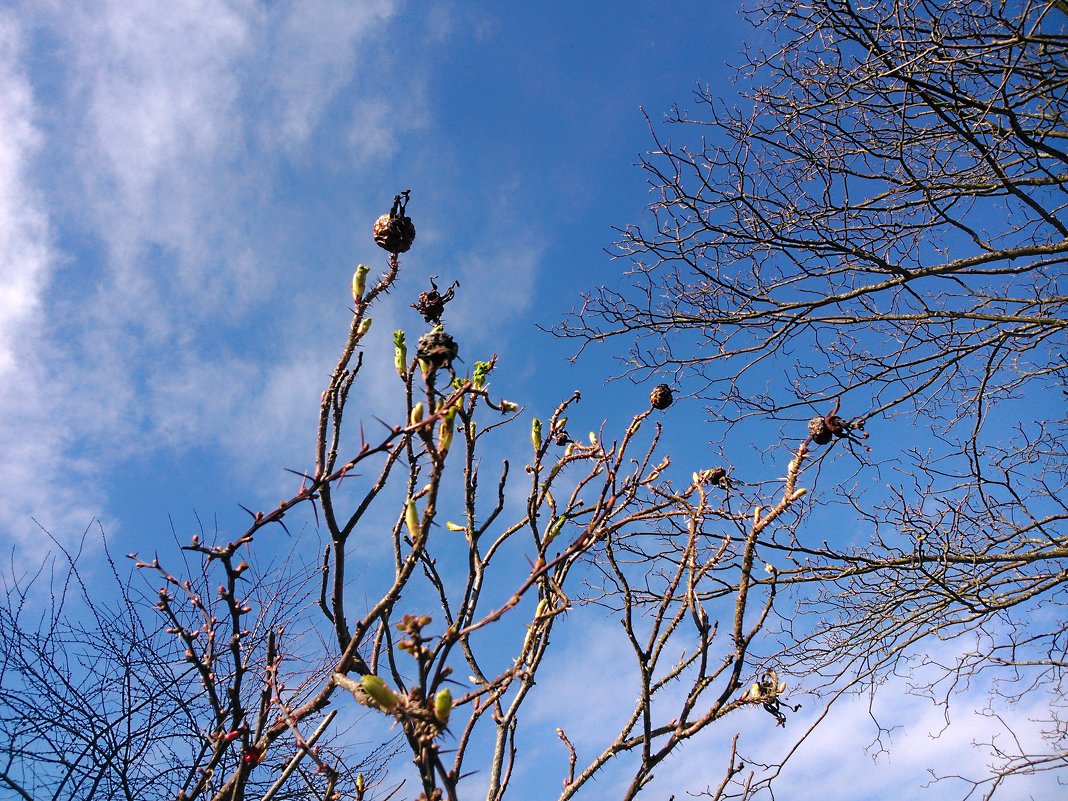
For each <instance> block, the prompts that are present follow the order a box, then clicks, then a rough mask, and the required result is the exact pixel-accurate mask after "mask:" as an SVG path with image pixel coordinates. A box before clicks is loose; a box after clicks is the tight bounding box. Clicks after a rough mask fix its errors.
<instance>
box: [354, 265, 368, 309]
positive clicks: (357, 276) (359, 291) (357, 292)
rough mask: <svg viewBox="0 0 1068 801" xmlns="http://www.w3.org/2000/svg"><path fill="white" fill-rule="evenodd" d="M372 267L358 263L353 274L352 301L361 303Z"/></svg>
mask: <svg viewBox="0 0 1068 801" xmlns="http://www.w3.org/2000/svg"><path fill="white" fill-rule="evenodd" d="M369 272H371V268H370V267H368V266H367V265H366V264H358V265H356V272H354V273H353V274H352V302H353V303H359V302H360V298H362V297H363V290H364V288H365V287H366V286H367V273H369Z"/></svg>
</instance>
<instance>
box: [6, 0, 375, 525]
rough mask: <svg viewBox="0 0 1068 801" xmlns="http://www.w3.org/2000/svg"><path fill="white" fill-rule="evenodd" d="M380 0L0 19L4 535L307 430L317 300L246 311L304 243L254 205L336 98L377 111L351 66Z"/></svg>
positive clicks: (28, 11)
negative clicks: (123, 462)
mask: <svg viewBox="0 0 1068 801" xmlns="http://www.w3.org/2000/svg"><path fill="white" fill-rule="evenodd" d="M394 6H395V4H394V3H392V2H387V0H382V1H381V2H375V3H363V4H360V5H359V6H353V5H352V4H350V3H343V2H329V1H328V0H308V1H307V2H301V3H296V4H287V5H284V6H274V5H263V4H259V3H244V2H243V3H236V4H235V3H225V2H211V1H210V0H209V1H208V2H177V3H168V4H167V5H166V9H165V11H164V12H163V13H161V9H160V8H156V7H152V6H151V5H148V6H146V5H139V4H129V3H122V2H113V1H112V0H99V2H93V3H86V4H78V5H76V6H71V7H68V6H66V5H62V6H60V5H59V4H53V5H47V6H45V5H42V6H35V7H32V8H26V7H23V8H16V9H13V10H5V11H3V12H0V257H2V264H0V270H2V271H3V272H2V276H3V279H2V280H3V293H2V295H0V375H2V376H3V381H2V382H0V414H2V422H0V425H2V427H3V442H4V448H3V454H2V456H0V460H2V461H0V480H2V486H0V527H2V528H3V530H4V532H3V533H5V534H7V535H8V536H15V537H16V538H18V537H21V538H28V536H29V535H30V534H31V533H32V531H33V530H34V529H35V526H34V524H33V523H32V521H31V520H30V517H31V516H32V515H35V514H36V515H39V516H40V517H41V518H42V519H41V523H42V524H43V525H45V526H46V527H48V528H49V529H51V530H53V531H55V533H56V534H57V535H58V536H60V537H63V536H64V535H65V533H69V534H71V535H73V534H75V533H76V532H80V531H81V530H82V529H83V528H84V526H85V525H86V523H87V522H88V520H89V519H90V517H91V516H93V515H99V514H100V513H101V510H102V509H104V508H105V507H106V506H107V502H108V498H107V495H106V494H105V492H104V488H103V487H102V486H101V484H100V483H99V480H98V479H99V476H100V475H101V474H102V473H103V472H105V471H106V470H107V469H108V466H109V465H111V464H114V463H115V460H117V459H122V458H124V457H126V456H129V455H130V454H131V453H135V452H137V453H143V452H145V451H146V450H147V451H149V452H150V451H151V449H154V448H159V447H165V448H174V449H179V450H180V449H182V448H185V447H189V446H190V445H193V444H196V443H198V442H204V441H215V442H218V443H220V444H222V445H223V446H224V448H227V449H228V450H229V452H230V453H231V454H232V455H234V456H237V455H241V456H242V457H244V458H247V457H248V455H249V454H250V453H256V452H258V450H257V449H256V448H255V447H253V448H250V447H249V443H250V441H252V442H254V441H255V437H261V438H263V439H273V440H274V441H275V442H277V441H278V438H284V437H285V436H286V435H288V434H289V433H291V431H292V430H293V429H294V428H296V427H297V426H298V425H299V426H300V430H301V431H302V432H303V431H305V430H306V429H307V424H308V419H307V418H306V415H298V414H296V413H295V409H294V405H295V404H299V405H300V406H301V407H302V411H304V412H308V411H312V410H314V399H315V398H317V396H318V391H319V389H318V385H319V384H321V383H322V379H323V376H322V375H319V374H318V373H317V370H318V371H321V369H322V368H321V366H320V365H319V363H318V362H316V361H315V360H314V359H315V358H318V357H322V358H323V361H324V363H328V362H329V357H328V356H324V353H325V351H324V353H319V352H318V349H317V350H316V352H314V353H311V354H309V348H308V339H307V337H306V336H301V335H300V334H299V333H297V334H287V328H288V329H289V331H290V332H292V331H293V330H299V328H300V326H297V325H296V324H295V321H296V320H297V319H298V315H299V314H300V313H301V312H306V311H307V310H308V306H309V304H313V303H315V302H316V297H317V296H318V294H319V293H318V291H317V290H316V289H315V288H314V287H309V288H307V289H305V288H304V287H302V286H301V284H300V283H299V282H297V283H296V287H297V291H296V293H295V294H294V293H292V292H291V293H290V295H289V297H290V299H291V300H293V301H294V302H293V303H291V304H289V305H287V306H284V307H281V308H273V307H268V306H267V305H265V304H267V303H268V302H269V300H270V298H271V297H272V292H274V291H276V290H277V287H278V285H279V283H283V282H285V283H293V275H292V273H291V271H292V269H293V266H292V263H291V251H292V248H293V247H294V245H293V242H294V241H296V240H299V238H300V237H299V236H298V231H299V228H297V226H299V225H300V221H299V220H295V219H291V218H286V217H285V216H280V215H285V210H284V206H282V207H272V205H271V203H270V202H269V199H270V196H271V194H272V192H275V191H276V181H277V174H278V171H279V170H280V169H284V167H285V164H286V163H287V161H288V160H291V159H293V158H299V157H300V155H301V153H302V152H303V151H304V149H306V148H308V147H311V146H312V140H313V138H314V134H315V132H316V131H317V130H318V129H319V126H320V125H321V124H322V121H323V119H324V115H326V114H327V113H328V112H329V109H330V107H331V103H332V102H334V101H335V100H336V99H337V98H338V96H339V95H340V94H341V93H342V92H344V93H346V103H347V104H348V107H349V108H356V109H358V108H359V107H360V105H361V102H362V101H361V96H362V95H361V91H360V88H361V87H362V86H364V85H366V86H367V88H366V91H365V92H363V95H365V96H366V97H367V98H368V101H367V102H368V109H369V111H370V112H373V113H370V114H369V115H366V116H364V117H363V119H364V120H365V121H366V120H370V123H369V124H370V126H371V127H372V128H373V127H374V126H376V125H378V124H380V123H381V122H382V121H384V120H388V119H389V118H390V108H389V101H388V99H385V98H383V96H382V95H381V93H380V92H379V91H378V89H377V88H376V87H374V86H373V81H372V80H371V77H370V75H369V73H370V71H371V66H372V64H373V62H374V60H375V57H376V54H378V53H380V52H381V48H382V47H384V45H385V42H384V41H380V40H384V35H383V34H384V30H385V27H386V26H387V23H388V20H389V17H390V16H391V14H392V13H393V10H394ZM38 40H40V41H38ZM42 42H44V43H46V44H47V45H48V47H42V48H40V49H39V50H38V51H37V52H34V54H33V57H32V58H30V56H29V53H30V52H31V50H33V47H34V45H35V44H36V45H40V44H41V43H42ZM60 54H61V55H60ZM37 86H40V87H43V89H42V90H41V92H43V96H39V97H36V98H35V94H34V89H35V87H37ZM352 113H355V112H352ZM364 135H365V140H364V142H363V144H360V145H358V147H363V148H364V149H367V148H370V150H369V151H368V152H374V153H379V154H388V149H389V148H388V147H387V146H386V145H385V144H383V143H382V142H383V141H385V140H381V139H380V138H377V139H376V137H377V136H378V135H377V134H376V132H375V131H374V130H371V129H368V130H366V131H365V133H364ZM376 142H378V143H377V144H376ZM56 230H59V234H56V233H55V231H56ZM344 285H345V280H344V279H339V280H338V286H339V287H343V286H344ZM302 296H303V299H302ZM337 305H338V309H339V310H340V311H341V312H342V313H343V311H344V300H341V301H339V303H338V304H337ZM267 315H269V326H267V325H266V324H265V322H264V321H265V316H267ZM305 319H307V318H305ZM261 329H269V330H263V331H262V332H261ZM326 350H331V348H327V349H326ZM309 365H311V366H309ZM327 369H328V368H327ZM309 387H311V388H310V389H309ZM308 397H310V398H312V401H313V403H312V405H311V407H310V408H308V407H306V403H307V401H308Z"/></svg>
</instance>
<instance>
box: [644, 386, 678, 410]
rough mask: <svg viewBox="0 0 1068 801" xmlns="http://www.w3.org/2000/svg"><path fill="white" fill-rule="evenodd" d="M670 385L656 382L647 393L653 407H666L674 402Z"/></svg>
mask: <svg viewBox="0 0 1068 801" xmlns="http://www.w3.org/2000/svg"><path fill="white" fill-rule="evenodd" d="M674 400H675V398H674V397H673V396H672V394H671V387H669V386H668V385H667V384H657V385H656V386H655V387H653V391H652V392H650V393H649V403H650V405H651V406H652V407H653V408H654V409H666V408H667V407H668V406H670V405H671V404H672V403H673V402H674Z"/></svg>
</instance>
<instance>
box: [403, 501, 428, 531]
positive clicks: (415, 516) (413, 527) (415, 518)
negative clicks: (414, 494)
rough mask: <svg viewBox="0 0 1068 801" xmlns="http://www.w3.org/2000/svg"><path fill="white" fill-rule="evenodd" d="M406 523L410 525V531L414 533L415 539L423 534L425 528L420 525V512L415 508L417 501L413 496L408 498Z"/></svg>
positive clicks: (405, 514)
mask: <svg viewBox="0 0 1068 801" xmlns="http://www.w3.org/2000/svg"><path fill="white" fill-rule="evenodd" d="M404 525H406V526H407V527H408V533H409V534H411V535H412V540H413V541H418V539H419V538H420V537H421V536H423V529H422V527H421V526H420V525H419V512H417V511H416V509H415V501H414V500H412V499H411V498H409V499H408V504H407V506H406V507H405V509H404Z"/></svg>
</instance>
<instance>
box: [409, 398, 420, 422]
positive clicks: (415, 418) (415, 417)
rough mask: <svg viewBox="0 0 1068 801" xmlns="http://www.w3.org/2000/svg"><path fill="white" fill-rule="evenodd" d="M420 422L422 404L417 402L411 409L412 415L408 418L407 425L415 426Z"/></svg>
mask: <svg viewBox="0 0 1068 801" xmlns="http://www.w3.org/2000/svg"><path fill="white" fill-rule="evenodd" d="M421 422H423V402H422V401H419V403H417V404H415V406H413V407H412V413H411V415H409V417H408V425H410V426H415V425H419V424H420V423H421Z"/></svg>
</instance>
